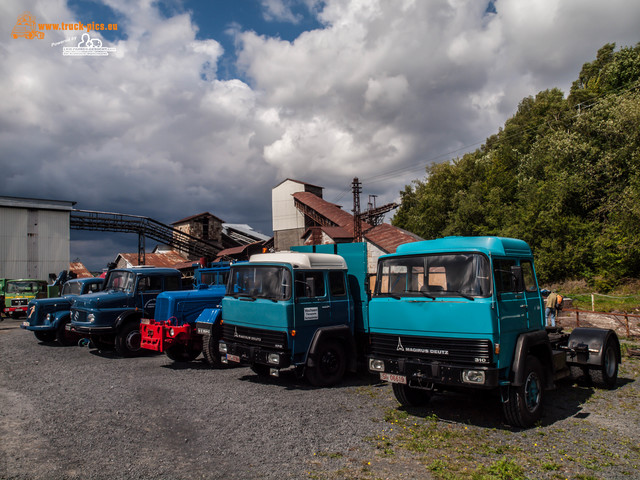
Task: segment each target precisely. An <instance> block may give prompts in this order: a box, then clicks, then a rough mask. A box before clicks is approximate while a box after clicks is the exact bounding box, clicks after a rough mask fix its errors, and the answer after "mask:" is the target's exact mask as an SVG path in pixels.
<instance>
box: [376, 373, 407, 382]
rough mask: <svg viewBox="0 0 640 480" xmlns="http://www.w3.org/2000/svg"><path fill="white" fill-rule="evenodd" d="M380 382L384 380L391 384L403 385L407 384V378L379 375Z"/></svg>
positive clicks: (387, 374)
mask: <svg viewBox="0 0 640 480" xmlns="http://www.w3.org/2000/svg"><path fill="white" fill-rule="evenodd" d="M380 380H386V381H387V382H391V383H402V384H404V385H406V384H407V377H405V376H404V375H394V374H393V373H384V372H383V373H381V374H380Z"/></svg>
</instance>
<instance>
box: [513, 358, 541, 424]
mask: <svg viewBox="0 0 640 480" xmlns="http://www.w3.org/2000/svg"><path fill="white" fill-rule="evenodd" d="M524 378H525V380H524V383H523V384H522V385H519V386H511V387H509V399H508V401H506V402H505V403H503V410H504V416H505V417H506V419H507V423H509V424H510V425H513V426H514V427H522V428H525V427H530V426H532V425H533V424H534V423H536V422H537V421H538V420H540V419H541V418H542V398H543V389H544V383H543V380H544V377H543V374H542V365H541V364H540V361H539V360H538V359H537V358H536V357H534V356H531V355H529V356H528V357H527V359H526V363H525V377H524Z"/></svg>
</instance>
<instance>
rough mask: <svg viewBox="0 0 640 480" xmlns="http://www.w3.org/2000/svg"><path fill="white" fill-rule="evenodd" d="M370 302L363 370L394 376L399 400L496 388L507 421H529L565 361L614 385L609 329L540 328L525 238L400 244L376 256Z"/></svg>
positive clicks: (565, 371) (565, 372) (615, 350)
mask: <svg viewBox="0 0 640 480" xmlns="http://www.w3.org/2000/svg"><path fill="white" fill-rule="evenodd" d="M369 307H370V309H369V314H370V317H369V321H370V336H371V353H370V356H369V370H370V371H371V372H373V373H378V374H379V375H380V378H381V379H382V380H386V381H388V382H391V383H392V386H393V391H394V394H395V396H396V398H397V399H398V401H399V402H400V403H401V404H403V405H412V406H416V405H420V404H423V403H425V402H427V401H428V399H429V398H430V397H431V395H432V394H433V393H434V392H436V391H438V390H446V389H454V388H455V389H495V390H498V391H499V392H500V394H501V398H502V402H503V409H504V412H505V416H506V417H507V421H508V422H509V423H511V424H512V425H515V426H530V425H532V424H533V423H535V422H536V421H537V420H538V419H539V418H540V417H541V415H542V397H543V392H544V390H547V389H550V388H553V387H554V382H555V381H556V380H558V379H560V378H563V377H567V376H569V374H570V371H571V366H577V367H579V368H582V369H591V370H593V371H594V372H600V373H602V372H606V382H605V383H606V384H607V385H608V386H610V385H611V384H612V383H613V384H615V377H616V376H617V363H618V362H619V361H620V353H619V342H618V339H617V336H616V335H615V333H614V332H613V331H611V330H600V329H575V330H574V331H572V333H571V334H564V333H562V332H561V331H559V329H554V330H549V331H547V329H546V328H545V325H544V318H543V317H544V315H543V313H544V312H543V310H544V309H543V303H542V299H541V296H540V290H539V287H538V283H537V278H536V273H535V267H534V261H533V254H532V252H531V249H530V248H529V246H528V245H527V244H526V242H524V241H522V240H518V239H512V238H500V237H446V238H441V239H436V240H427V241H422V242H414V243H408V244H404V245H401V246H399V247H398V249H397V251H396V253H394V254H389V255H384V256H381V257H380V258H379V260H378V270H377V277H376V287H375V292H374V295H373V298H372V300H371V302H370V305H369ZM605 364H606V365H605Z"/></svg>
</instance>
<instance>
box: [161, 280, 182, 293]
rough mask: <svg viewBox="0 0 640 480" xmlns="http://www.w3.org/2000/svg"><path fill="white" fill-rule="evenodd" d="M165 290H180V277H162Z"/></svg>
mask: <svg viewBox="0 0 640 480" xmlns="http://www.w3.org/2000/svg"><path fill="white" fill-rule="evenodd" d="M164 289H165V290H169V291H171V290H180V279H179V278H178V277H165V279H164Z"/></svg>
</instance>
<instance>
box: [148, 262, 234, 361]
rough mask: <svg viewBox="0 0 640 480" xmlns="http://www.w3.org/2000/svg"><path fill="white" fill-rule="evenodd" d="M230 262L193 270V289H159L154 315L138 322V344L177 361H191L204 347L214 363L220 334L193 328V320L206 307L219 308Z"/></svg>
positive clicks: (208, 358) (217, 358)
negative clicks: (175, 290)
mask: <svg viewBox="0 0 640 480" xmlns="http://www.w3.org/2000/svg"><path fill="white" fill-rule="evenodd" d="M229 268H230V263H229V262H216V263H212V264H210V266H208V267H205V268H198V269H196V270H195V272H194V280H195V284H194V289H193V290H182V291H177V292H162V293H161V294H160V295H158V297H157V298H156V309H155V318H153V319H151V318H143V319H142V320H141V322H140V334H141V347H142V348H145V349H148V350H153V351H155V352H164V353H166V354H167V356H168V357H169V358H170V359H172V360H174V361H176V362H189V361H191V360H194V359H195V358H196V357H197V356H198V355H200V353H201V352H202V351H203V349H204V354H205V358H206V359H207V361H208V362H209V363H210V364H212V365H214V366H216V365H218V364H219V363H220V358H219V355H218V340H219V335H212V334H211V333H212V332H207V334H205V335H201V334H199V333H198V332H197V330H196V325H195V323H196V319H197V318H198V317H199V315H200V314H201V313H202V311H203V310H204V309H206V308H212V307H218V308H219V307H220V301H221V300H222V297H224V292H225V286H226V283H227V278H228V276H229Z"/></svg>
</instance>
